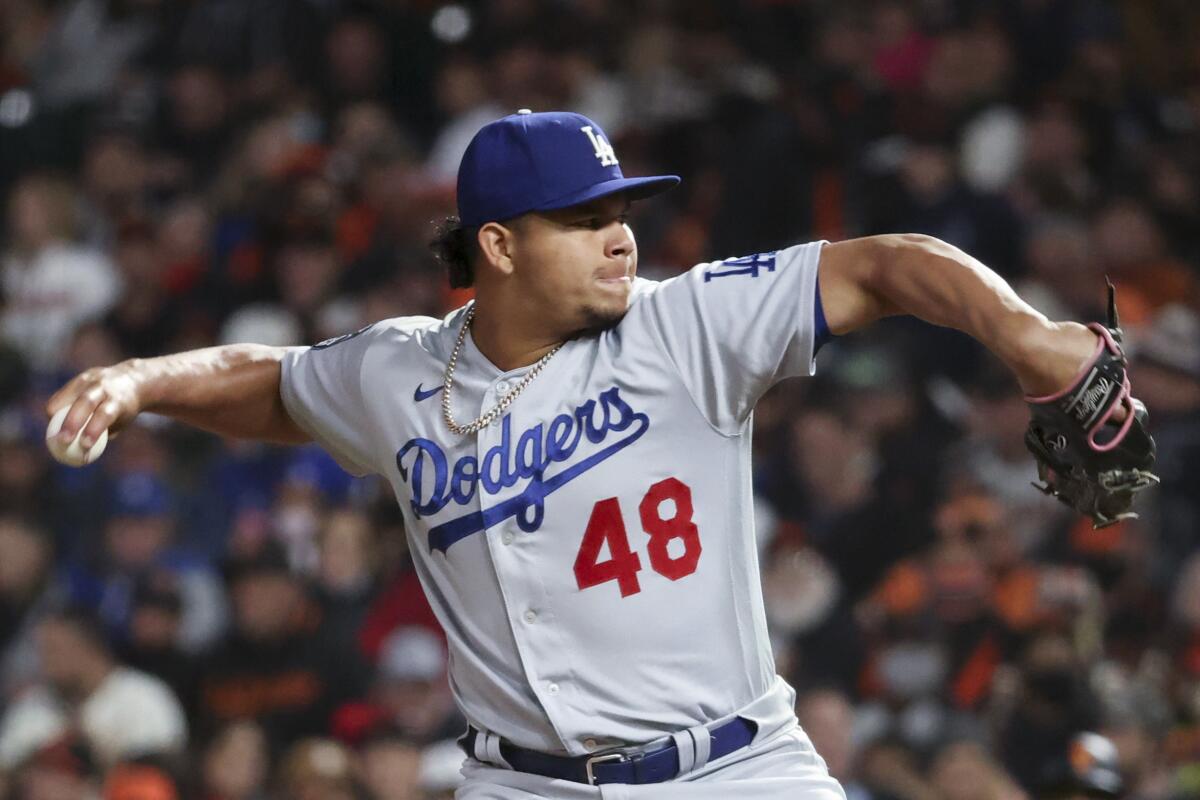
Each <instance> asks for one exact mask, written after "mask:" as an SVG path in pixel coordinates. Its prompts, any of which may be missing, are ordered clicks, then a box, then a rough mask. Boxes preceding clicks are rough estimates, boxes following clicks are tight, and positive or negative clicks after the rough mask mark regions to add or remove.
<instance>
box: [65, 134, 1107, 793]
mask: <svg viewBox="0 0 1200 800" xmlns="http://www.w3.org/2000/svg"><path fill="white" fill-rule="evenodd" d="M678 182H679V179H678V178H677V177H675V176H657V177H645V178H626V177H624V176H623V175H622V173H621V169H620V164H619V161H618V158H617V154H616V153H615V152H614V150H613V148H612V146H611V144H610V143H609V141H608V139H607V137H606V136H605V134H604V132H603V131H602V130H601V129H600V127H599V126H598V125H596V123H594V122H592V121H590V120H588V119H587V118H585V117H582V116H580V115H578V114H571V113H557V112H556V113H538V114H534V113H530V112H529V111H528V110H522V111H520V112H518V113H516V114H513V115H511V116H508V117H505V118H503V119H500V120H498V121H496V122H493V123H491V124H489V125H487V126H486V127H484V128H483V129H482V130H481V131H479V133H478V134H477V135H476V136H475V138H474V139H473V141H472V142H471V144H470V146H469V148H468V149H467V151H466V153H465V155H464V156H463V160H462V164H461V167H460V170H459V176H458V208H459V222H458V225H457V226H454V227H451V228H450V229H448V230H446V231H444V232H443V235H442V237H441V239H440V240H439V243H438V249H439V251H440V253H441V255H442V257H443V259H444V260H446V261H447V262H448V266H449V270H450V277H451V281H452V283H454V284H455V285H460V286H473V287H474V289H475V300H474V301H473V302H471V303H468V304H467V305H466V306H464V307H462V308H459V309H457V310H455V311H453V312H451V313H450V314H449V315H448V316H446V317H445V318H444V319H430V318H425V317H410V318H401V319H390V320H384V321H381V322H377V323H375V324H374V325H370V326H368V327H366V328H364V329H362V330H360V331H358V332H356V333H353V334H350V335H348V336H343V337H340V338H337V339H333V340H330V341H327V342H323V343H321V344H318V345H316V346H313V347H306V348H274V347H266V346H254V345H238V346H229V347H219V348H212V349H207V350H199V351H194V352H188V353H181V354H177V355H169V356H164V357H161V358H154V359H149V360H132V361H127V362H124V363H121V364H118V365H116V366H114V367H110V368H105V369H93V370H88V371H87V372H85V373H83V374H82V375H80V376H78V377H77V378H75V379H74V380H73V381H71V382H70V383H69V384H68V385H67V386H66V387H64V388H63V389H62V390H60V391H59V392H58V393H57V394H55V395H54V397H53V398H51V400H50V401H49V404H48V411H49V412H50V413H53V412H54V411H56V410H58V409H59V408H61V407H63V406H65V405H69V404H70V405H71V406H72V407H71V409H70V412H69V413H68V415H67V418H66V422H65V423H64V425H63V428H62V432H61V434H60V436H62V437H63V439H64V441H70V440H71V438H72V437H74V435H75V433H76V432H77V431H79V430H80V429H81V428H84V435H83V445H84V446H85V447H87V446H88V445H89V444H90V442H92V441H95V439H96V438H97V436H98V435H99V434H100V432H101V431H102V430H104V429H106V428H109V427H113V426H118V427H119V426H120V425H122V424H125V423H127V422H128V421H129V420H130V419H131V418H132V417H133V416H134V415H136V414H137V413H138V412H140V411H143V410H150V411H155V412H158V413H161V414H168V415H171V416H173V417H175V418H177V419H179V420H182V421H184V422H186V423H191V424H193V425H196V426H198V427H201V428H204V429H207V430H210V431H215V432H218V433H220V434H223V435H227V436H239V437H250V438H255V439H260V440H266V441H273V442H304V441H308V440H315V441H317V442H319V443H320V444H321V445H323V446H324V447H325V448H326V449H328V450H329V452H330V453H331V454H333V455H334V457H336V458H337V459H338V461H339V462H340V463H341V464H342V465H343V466H344V467H345V468H346V469H348V470H350V471H351V472H353V473H355V474H358V475H365V474H367V473H378V474H379V475H382V476H383V477H384V478H386V479H387V481H388V482H389V483H390V484H391V485H392V487H393V489H394V491H395V494H396V498H397V501H398V502H399V504H400V507H401V508H402V510H403V513H404V518H405V522H406V524H407V535H408V537H409V544H410V549H411V552H412V553H413V558H414V561H415V564H416V569H417V571H418V573H419V575H420V578H421V582H422V584H423V585H424V587H425V591H426V593H427V594H428V596H429V600H430V603H431V604H432V606H433V608H434V610H435V612H436V613H437V616H438V618H439V620H440V621H441V623H442V625H443V626H444V627H445V630H446V634H447V637H448V640H449V649H450V669H449V673H450V682H451V686H452V688H453V691H454V695H455V697H456V699H457V702H458V704H459V706H460V707H461V709H462V712H463V714H464V715H465V716H466V718H467V720H468V721H469V723H470V728H469V730H468V731H467V733H466V735H465V736H464V737H463V739H462V744H463V747H464V749H465V750H466V752H467V759H466V763H465V766H464V774H465V776H466V782H465V784H464V786H463V787H462V788H461V789H460V791H459V793H458V797H459V798H463V800H482V798H502V799H503V800H516V799H517V798H580V800H582V799H583V798H610V799H615V798H630V800H636V799H637V798H659V799H661V800H668V799H669V798H732V797H737V798H794V797H812V798H820V797H825V798H842V797H844V793H843V792H842V789H841V787H840V786H839V785H838V784H837V782H836V781H834V780H833V779H832V778H830V777H829V774H828V772H827V770H826V768H825V765H824V762H823V761H822V760H821V758H820V756H819V755H818V754H817V753H816V752H814V750H813V747H812V744H811V742H810V740H809V738H808V736H807V735H806V734H805V733H804V732H803V731H802V730H801V729H800V728H799V726H798V725H797V722H796V718H795V716H794V714H793V703H794V696H793V691H792V689H791V688H790V687H789V686H788V685H787V684H786V683H785V682H784V681H783V680H782V679H781V678H779V677H778V676H777V675H776V674H775V670H774V666H773V659H772V655H771V649H770V645H769V643H768V637H767V628H766V623H765V619H764V613H763V602H762V597H761V593H760V588H759V577H758V563H757V558H756V552H755V536H754V518H753V514H752V502H751V499H752V497H751V481H750V478H751V475H750V464H751V460H750V438H751V435H750V428H751V418H752V412H753V409H754V406H755V402H756V401H757V400H758V398H759V397H760V396H761V395H762V394H763V393H764V392H765V391H766V390H767V389H768V388H770V387H771V385H772V384H774V383H776V382H777V381H779V380H782V379H783V378H787V377H790V376H805V375H811V374H812V373H813V369H814V367H813V356H814V354H815V353H816V351H817V348H818V347H819V346H820V345H821V343H822V342H823V341H825V340H826V339H828V338H829V337H830V336H831V335H833V334H843V333H846V332H848V331H851V330H854V329H855V328H858V327H860V326H862V325H865V324H867V323H869V322H870V321H872V320H875V319H877V318H879V317H882V316H885V315H890V314H899V313H907V314H914V315H916V316H919V317H922V318H924V319H926V320H929V321H930V322H933V323H936V324H940V325H949V326H952V327H955V328H958V329H959V330H962V331H965V332H966V333H968V334H970V335H972V336H974V337H975V338H976V339H978V340H980V341H981V342H983V343H984V344H985V345H987V346H988V347H989V348H990V349H991V350H992V352H994V353H995V354H996V355H997V356H999V357H1000V358H1001V359H1002V360H1003V361H1004V362H1005V363H1006V364H1007V365H1008V366H1009V367H1011V368H1012V369H1013V370H1014V372H1015V373H1016V375H1017V377H1018V379H1019V380H1020V382H1021V384H1022V385H1023V386H1024V388H1025V389H1026V390H1027V391H1028V392H1029V393H1030V394H1032V395H1050V394H1051V393H1054V392H1056V391H1057V390H1059V389H1060V388H1062V387H1064V386H1070V385H1071V384H1072V381H1073V379H1077V375H1076V373H1077V371H1078V370H1079V368H1080V365H1081V364H1085V363H1086V362H1087V361H1088V359H1089V357H1091V358H1094V357H1095V354H1096V352H1097V349H1098V347H1101V346H1103V341H1102V337H1099V336H1098V333H1097V332H1093V331H1092V330H1089V329H1088V328H1086V327H1084V326H1083V325H1078V324H1075V323H1070V322H1067V323H1052V322H1050V321H1048V320H1047V319H1046V318H1045V317H1043V316H1042V315H1041V314H1039V313H1038V312H1037V311H1035V310H1034V309H1032V308H1030V307H1029V306H1028V305H1027V304H1026V303H1024V302H1023V301H1022V300H1020V298H1018V297H1017V296H1016V295H1015V294H1014V293H1013V292H1012V290H1011V289H1010V288H1009V287H1008V286H1007V285H1006V284H1005V283H1004V281H1002V280H1001V279H1000V278H999V277H997V276H996V275H995V274H994V273H992V272H991V271H989V270H988V269H987V268H986V267H984V266H983V265H982V264H980V263H979V262H977V261H975V260H974V259H972V258H971V257H969V256H967V255H966V254H964V253H962V252H961V251H959V250H957V249H955V248H954V247H951V246H949V245H947V244H944V243H942V242H939V241H937V240H934V239H931V238H928V237H924V236H881V237H873V238H867V239H860V240H854V241H847V242H842V243H838V244H827V243H823V242H815V243H811V244H800V245H798V246H795V247H789V248H786V249H783V250H779V251H776V252H764V253H758V254H754V255H748V256H745V257H742V258H732V259H726V260H724V261H716V262H712V263H707V264H700V265H698V266H696V267H695V268H693V269H691V270H690V271H688V272H686V273H684V274H682V275H680V276H678V277H676V278H673V279H671V280H667V281H663V282H658V283H656V282H652V281H646V280H642V279H639V278H638V277H637V255H638V253H637V245H636V243H635V240H634V236H633V231H632V230H630V227H629V225H628V224H626V214H627V213H628V211H629V207H630V203H632V202H635V201H638V200H642V199H644V198H646V197H649V196H650V195H653V194H656V193H658V192H661V191H664V190H666V189H668V188H670V187H671V186H673V185H675V184H676V183H678ZM1098 342H1099V344H1098ZM1126 394H1127V393H1126ZM1111 406H1112V410H1113V413H1111V414H1108V415H1106V419H1107V417H1108V416H1114V418H1116V417H1121V416H1122V415H1123V414H1126V413H1127V411H1128V405H1127V399H1122V398H1120V397H1118V399H1117V401H1114V402H1113V403H1112V404H1111ZM1122 406H1124V407H1125V411H1121V410H1116V409H1118V408H1119V407H1122ZM89 418H90V421H89ZM85 423H86V427H84V426H85Z"/></svg>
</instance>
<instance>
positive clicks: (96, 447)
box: [46, 406, 108, 467]
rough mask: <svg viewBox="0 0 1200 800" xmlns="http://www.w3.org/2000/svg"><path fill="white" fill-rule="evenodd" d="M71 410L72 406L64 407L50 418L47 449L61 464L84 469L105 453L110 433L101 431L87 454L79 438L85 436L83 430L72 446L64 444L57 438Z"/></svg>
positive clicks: (47, 427) (47, 429) (76, 436)
mask: <svg viewBox="0 0 1200 800" xmlns="http://www.w3.org/2000/svg"><path fill="white" fill-rule="evenodd" d="M70 408H71V407H70V406H63V407H62V408H60V409H59V410H58V411H57V412H55V414H54V416H53V417H51V418H50V424H49V425H47V426H46V449H47V450H49V451H50V455H52V456H54V458H55V460H56V461H58V462H59V463H62V464H66V465H67V466H68V467H82V466H84V465H86V464H91V463H92V462H93V461H95V460H96V459H97V458H99V457H100V456H101V454H102V453H103V452H104V448H105V447H107V446H108V431H107V430H104V431H101V433H100V436H99V438H97V439H96V443H95V444H93V445H92V446H91V448H90V449H89V450H87V451H86V452H85V451H84V449H83V446H82V445H81V444H80V443H79V437H81V436H83V429H82V428H81V429H80V430H79V433H77V434H75V438H74V439H73V440H72V441H71V443H70V444H63V443H62V442H60V441H59V440H58V438H57V436H58V432H59V431H60V430H61V429H62V424H63V420H65V419H66V418H67V412H68V411H69V410H70ZM85 424H86V423H85Z"/></svg>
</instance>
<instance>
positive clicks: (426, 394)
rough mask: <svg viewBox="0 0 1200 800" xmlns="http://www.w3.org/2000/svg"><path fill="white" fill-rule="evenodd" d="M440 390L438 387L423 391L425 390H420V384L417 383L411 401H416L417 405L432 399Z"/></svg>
mask: <svg viewBox="0 0 1200 800" xmlns="http://www.w3.org/2000/svg"><path fill="white" fill-rule="evenodd" d="M441 390H442V387H441V386H438V387H436V388H433V389H429V390H425V389H422V388H421V384H419V383H418V384H417V390H416V391H415V392H413V400H415V401H417V402H418V403H419V402H421V401H422V400H428V399H429V398H431V397H433V396H434V395H435V394H437V393H438V392H440V391H441Z"/></svg>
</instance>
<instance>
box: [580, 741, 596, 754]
mask: <svg viewBox="0 0 1200 800" xmlns="http://www.w3.org/2000/svg"><path fill="white" fill-rule="evenodd" d="M583 749H584V750H587V751H588V752H589V753H591V752H593V751H594V750H595V749H596V740H595V739H584V740H583Z"/></svg>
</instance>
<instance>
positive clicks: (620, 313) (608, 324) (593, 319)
mask: <svg viewBox="0 0 1200 800" xmlns="http://www.w3.org/2000/svg"><path fill="white" fill-rule="evenodd" d="M606 300H607V302H594V303H589V304H588V305H586V306H584V307H583V308H582V309H581V311H582V314H581V316H582V320H581V325H580V331H579V333H580V334H581V335H584V336H587V335H592V334H597V333H600V332H601V331H606V330H608V329H609V328H612V327H615V326H616V324H617V323H618V322H620V321H621V320H622V319H623V318H624V317H625V312H626V311H628V310H629V295H628V293H626V295H625V296H624V297H623V298H620V299H619V300H618V299H615V298H606Z"/></svg>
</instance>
